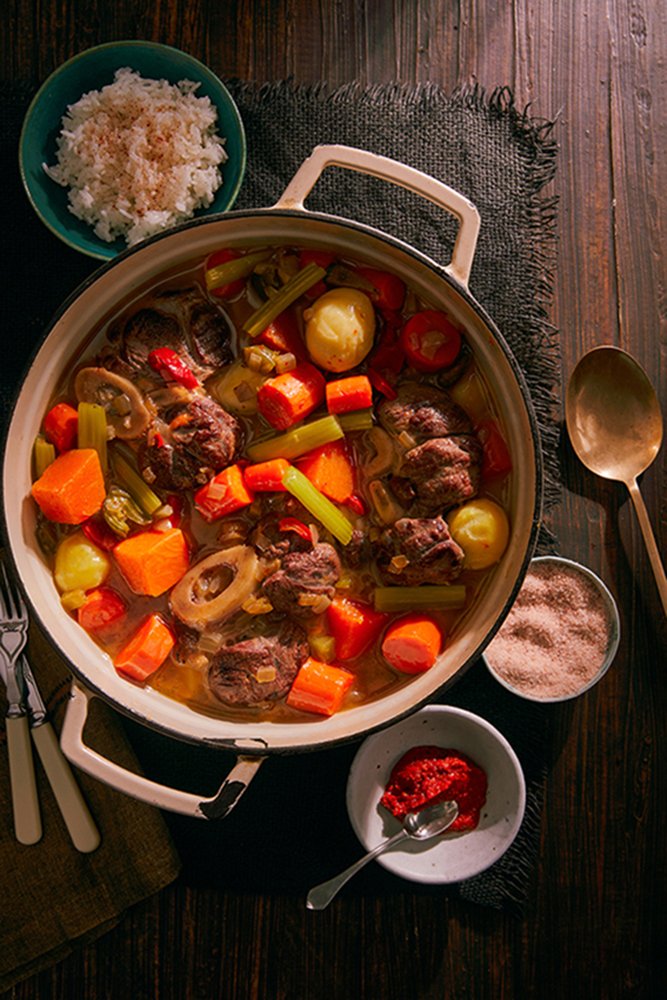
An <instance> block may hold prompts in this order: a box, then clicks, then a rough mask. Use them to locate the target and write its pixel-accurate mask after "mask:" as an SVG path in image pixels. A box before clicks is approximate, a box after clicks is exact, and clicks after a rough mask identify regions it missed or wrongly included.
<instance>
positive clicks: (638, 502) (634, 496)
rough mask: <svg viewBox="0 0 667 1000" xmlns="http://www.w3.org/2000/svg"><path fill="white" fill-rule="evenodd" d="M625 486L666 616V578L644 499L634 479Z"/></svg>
mask: <svg viewBox="0 0 667 1000" xmlns="http://www.w3.org/2000/svg"><path fill="white" fill-rule="evenodd" d="M626 486H627V487H628V489H629V491H630V498H631V500H632V502H633V504H634V505H635V511H636V512H637V520H638V521H639V527H640V528H641V532H642V535H643V536H644V542H645V544H646V550H647V552H648V557H649V560H650V562H651V568H652V570H653V575H654V576H655V582H656V583H657V585H658V593H659V594H660V600H661V601H662V607H663V610H664V612H665V615H667V576H665V568H664V566H663V565H662V560H661V559H660V553H659V552H658V545H657V543H656V540H655V535H654V534H653V528H652V527H651V522H650V521H649V517H648V512H647V510H646V506H645V504H644V499H643V497H642V495H641V493H640V492H639V486H638V485H637V480H636V479H630V480H628V482H627V483H626Z"/></svg>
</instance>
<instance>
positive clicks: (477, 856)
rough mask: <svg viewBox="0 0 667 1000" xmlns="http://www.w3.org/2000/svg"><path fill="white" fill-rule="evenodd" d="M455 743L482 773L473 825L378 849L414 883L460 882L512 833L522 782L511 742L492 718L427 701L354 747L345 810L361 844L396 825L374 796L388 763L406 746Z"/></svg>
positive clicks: (500, 850) (486, 863)
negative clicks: (483, 786) (484, 782)
mask: <svg viewBox="0 0 667 1000" xmlns="http://www.w3.org/2000/svg"><path fill="white" fill-rule="evenodd" d="M425 745H432V746H440V747H443V748H444V749H454V750H458V751H460V752H462V753H464V754H466V756H468V757H470V758H471V759H472V760H473V761H474V762H475V763H476V764H478V765H479V767H481V768H482V769H483V770H484V771H485V772H486V775H487V778H488V791H487V797H486V803H485V805H484V806H483V807H482V811H481V815H480V821H479V825H478V826H477V828H476V829H475V830H470V831H468V832H465V833H445V834H442V835H441V836H438V837H433V838H432V839H431V840H428V841H418V840H408V841H405V842H404V843H403V844H401V845H400V846H399V847H398V848H393V849H391V850H390V851H388V852H387V853H386V854H381V855H380V857H378V859H377V861H378V863H379V864H381V865H382V866H383V867H384V868H386V869H388V870H389V871H391V872H393V873H394V874H395V875H400V876H401V877H402V878H405V879H409V880H410V881H412V882H424V883H433V884H444V883H449V882H460V881H462V880H463V879H467V878H471V877H472V876H473V875H478V874H479V873H480V872H482V871H484V870H485V869H487V868H489V867H490V866H491V865H492V864H494V862H496V861H497V860H498V859H499V858H500V857H502V855H503V854H504V853H505V851H506V850H507V848H508V847H509V846H510V844H511V843H512V841H513V840H514V838H515V837H516V835H517V833H518V831H519V827H520V826H521V822H522V820H523V814H524V809H525V804H526V785H525V780H524V776H523V771H522V770H521V765H520V763H519V760H518V758H517V756H516V754H515V753H514V751H513V749H512V747H511V746H510V745H509V743H508V742H507V740H506V739H505V737H504V736H502V735H501V733H499V732H498V730H497V729H495V728H494V727H493V726H492V725H491V724H490V723H488V722H486V721H485V720H484V719H482V718H480V717H479V716H478V715H473V714H472V712H466V711H464V710H463V709H460V708H451V707H448V706H443V705H431V706H429V707H428V708H423V709H422V710H421V711H419V712H417V713H416V714H415V715H412V716H410V717H409V718H407V719H403V720H402V721H401V722H399V723H397V724H396V725H394V726H390V727H389V729H385V730H383V731H382V732H379V733H377V734H375V735H374V736H369V737H368V739H366V740H365V741H364V742H363V743H362V745H361V746H360V747H359V750H358V751H357V754H356V756H355V758H354V760H353V762H352V767H351V769H350V775H349V778H348V782H347V810H348V813H349V816H350V821H351V823H352V826H353V827H354V831H355V833H356V835H357V837H358V838H359V840H360V841H361V843H362V844H363V845H364V847H365V848H366V850H369V851H370V850H372V849H373V848H374V847H375V846H376V845H377V844H379V843H380V842H381V841H382V840H384V839H386V838H388V837H391V836H393V834H395V833H398V831H399V830H400V828H401V823H400V821H399V820H397V819H395V818H394V817H393V816H392V815H391V814H390V813H389V812H388V811H387V810H386V809H384V808H383V807H382V806H380V798H381V796H382V794H383V792H384V790H385V788H386V786H387V782H388V781H389V776H390V774H391V770H392V768H393V766H394V765H395V764H396V763H397V761H398V760H400V758H401V757H402V756H403V754H405V753H407V751H408V750H410V749H411V748H412V747H417V746H425Z"/></svg>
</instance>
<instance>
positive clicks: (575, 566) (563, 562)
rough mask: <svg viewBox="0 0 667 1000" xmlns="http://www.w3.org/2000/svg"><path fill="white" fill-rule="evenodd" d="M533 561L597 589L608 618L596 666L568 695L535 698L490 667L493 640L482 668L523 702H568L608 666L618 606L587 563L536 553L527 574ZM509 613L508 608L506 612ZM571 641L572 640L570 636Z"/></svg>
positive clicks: (618, 634)
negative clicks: (601, 654) (562, 569)
mask: <svg viewBox="0 0 667 1000" xmlns="http://www.w3.org/2000/svg"><path fill="white" fill-rule="evenodd" d="M536 564H552V565H554V566H563V567H565V568H567V569H569V570H572V571H574V572H577V573H580V574H582V575H583V576H584V577H586V579H587V580H589V581H590V582H591V583H592V584H593V585H594V586H595V587H596V588H597V590H598V592H599V594H600V597H601V598H602V602H603V605H604V608H605V611H606V613H607V618H608V621H609V641H608V642H607V649H606V652H605V655H604V658H603V660H602V663H601V664H600V667H599V669H598V670H597V671H596V672H595V674H594V676H593V677H591V678H590V679H589V680H588V681H586V682H585V683H583V684H582V685H581V687H579V688H577V690H576V691H573V692H570V693H568V694H561V695H552V696H551V697H539V696H538V695H535V694H532V693H531V692H530V691H528V690H525V689H523V688H521V687H519V686H518V685H515V684H511V683H510V682H509V681H508V680H506V678H505V677H502V676H501V675H500V674H499V673H498V672H497V671H496V670H494V668H493V666H492V658H493V640H491V642H490V643H489V645H488V646H487V647H486V651H485V653H484V656H483V657H482V659H483V660H484V663H485V664H486V668H487V670H488V671H489V673H490V674H491V676H492V677H493V678H494V679H495V680H496V681H498V683H499V684H501V685H502V686H503V687H504V688H506V689H507V690H508V691H511V692H512V694H515V695H517V696H518V697H519V698H524V699H525V700H526V701H535V702H540V703H541V704H551V703H554V704H555V703H557V702H561V701H571V700H572V699H573V698H578V697H579V696H580V695H582V694H584V692H585V691H590V689H591V688H592V687H594V686H595V685H596V684H597V683H598V681H599V680H601V678H602V677H604V675H605V674H606V672H607V670H608V669H609V667H610V666H611V664H612V662H613V660H614V657H615V656H616V653H617V651H618V644H619V642H620V639H621V619H620V615H619V613H618V606H617V604H616V601H615V600H614V597H613V595H612V593H611V591H610V590H609V588H608V587H607V586H606V585H605V584H604V583H603V582H602V580H601V579H600V577H599V576H597V574H595V573H594V572H593V570H591V569H589V568H588V567H587V566H582V564H581V563H578V562H575V561H574V560H573V559H565V558H564V557H563V556H536V557H535V558H534V559H531V562H530V566H529V567H528V573H530V570H531V568H532V567H533V566H534V565H536ZM526 575H528V574H526ZM524 583H525V580H524ZM511 613H512V612H511V609H510V615H511ZM566 626H567V622H564V627H566ZM573 641H576V640H574V639H573Z"/></svg>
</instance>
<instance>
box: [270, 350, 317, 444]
mask: <svg viewBox="0 0 667 1000" xmlns="http://www.w3.org/2000/svg"><path fill="white" fill-rule="evenodd" d="M325 384H326V383H325V381H324V376H323V375H322V372H320V371H318V370H317V368H315V366H314V365H311V364H310V362H308V361H302V362H301V364H298V365H297V366H296V368H292V370H291V371H289V372H284V373H283V374H282V375H277V376H276V378H271V379H269V380H268V382H265V383H264V385H262V386H260V388H259V389H258V390H257V406H258V407H259V412H260V413H261V414H262V416H263V417H265V418H266V419H267V420H268V421H269V423H270V424H271V426H272V427H275V428H276V429H277V430H279V431H285V430H287V428H288V427H291V426H292V425H293V424H296V423H297V422H298V421H299V420H303V418H304V417H307V416H308V414H310V413H312V412H313V410H316V409H317V407H318V406H319V405H320V403H322V402H324V393H325Z"/></svg>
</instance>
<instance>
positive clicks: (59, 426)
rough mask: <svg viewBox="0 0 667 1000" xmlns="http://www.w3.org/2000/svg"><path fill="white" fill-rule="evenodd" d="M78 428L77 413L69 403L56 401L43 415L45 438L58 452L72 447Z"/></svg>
mask: <svg viewBox="0 0 667 1000" xmlns="http://www.w3.org/2000/svg"><path fill="white" fill-rule="evenodd" d="M78 429H79V414H78V412H77V411H76V410H75V409H74V407H73V406H70V405H69V403H56V405H55V406H52V407H51V409H50V410H49V412H48V413H47V414H46V416H45V417H44V433H45V435H46V439H47V441H50V442H51V444H53V445H55V446H56V449H57V450H58V452H59V453H62V452H63V451H69V450H70V448H73V447H74V445H75V444H76V435H77V431H78Z"/></svg>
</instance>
